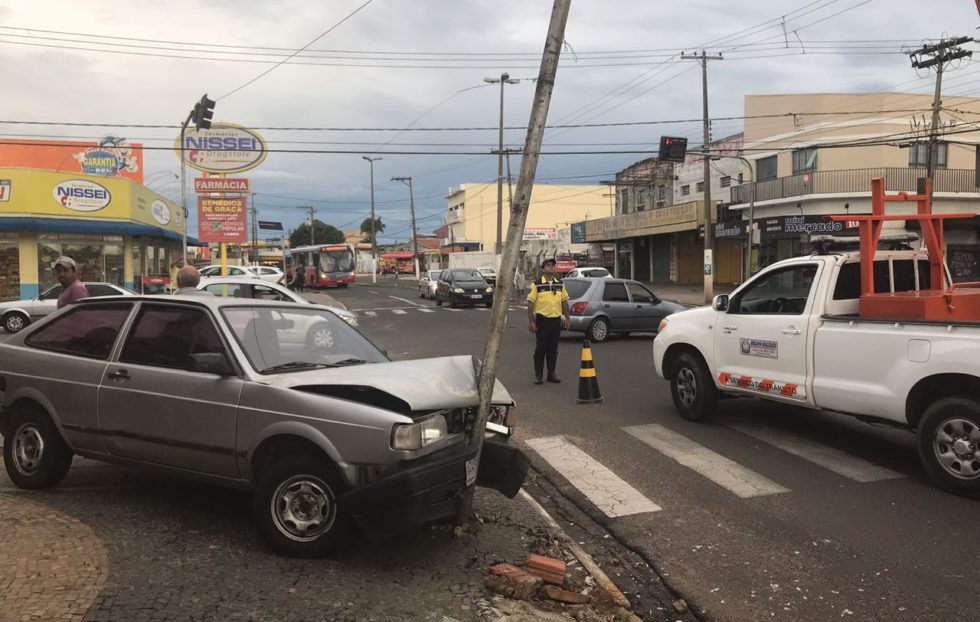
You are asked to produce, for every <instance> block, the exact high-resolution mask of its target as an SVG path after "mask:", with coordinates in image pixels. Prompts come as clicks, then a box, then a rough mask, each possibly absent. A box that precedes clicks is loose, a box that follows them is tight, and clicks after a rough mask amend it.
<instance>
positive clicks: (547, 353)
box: [527, 259, 572, 384]
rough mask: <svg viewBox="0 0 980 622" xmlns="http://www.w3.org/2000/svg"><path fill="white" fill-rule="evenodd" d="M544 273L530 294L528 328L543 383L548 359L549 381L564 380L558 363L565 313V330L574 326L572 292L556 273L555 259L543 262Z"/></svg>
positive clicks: (536, 381)
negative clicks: (560, 375) (569, 307)
mask: <svg viewBox="0 0 980 622" xmlns="http://www.w3.org/2000/svg"><path fill="white" fill-rule="evenodd" d="M541 270H542V271H543V272H544V274H542V275H541V278H540V279H539V280H538V281H537V282H535V283H532V284H531V291H530V292H529V293H528V295H527V302H528V305H527V320H528V327H527V328H528V330H529V331H531V332H532V333H534V335H535V338H536V340H537V344H536V345H535V347H534V384H541V382H542V380H541V377H542V375H543V372H544V364H545V361H546V360H547V362H548V382H561V380H560V379H559V378H558V376H557V375H556V374H555V364H556V363H557V362H558V338H559V337H560V336H561V329H562V322H561V316H562V315H564V316H565V330H570V329H571V328H572V314H571V311H569V309H568V292H566V291H565V286H564V285H562V283H561V279H559V278H558V277H556V276H555V260H554V259H545V260H544V261H543V262H541Z"/></svg>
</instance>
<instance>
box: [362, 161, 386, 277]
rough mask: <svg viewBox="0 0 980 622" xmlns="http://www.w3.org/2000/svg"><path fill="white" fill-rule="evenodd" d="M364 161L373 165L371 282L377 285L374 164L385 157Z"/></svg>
mask: <svg viewBox="0 0 980 622" xmlns="http://www.w3.org/2000/svg"><path fill="white" fill-rule="evenodd" d="M361 159H362V160H367V161H368V164H370V165H371V259H372V260H373V261H372V262H371V282H372V283H376V282H377V281H378V238H377V234H376V232H375V230H374V226H375V220H374V163H375V162H377V161H378V160H384V158H383V157H381V156H378V157H376V158H369V157H368V156H361Z"/></svg>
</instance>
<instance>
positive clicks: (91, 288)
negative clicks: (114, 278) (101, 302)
mask: <svg viewBox="0 0 980 622" xmlns="http://www.w3.org/2000/svg"><path fill="white" fill-rule="evenodd" d="M85 289H87V290H88V295H89V296H90V297H91V298H99V297H101V296H120V295H121V294H120V293H119V292H117V291H116V290H114V289H113V288H111V287H109V286H108V285H98V284H95V283H87V284H86V285H85Z"/></svg>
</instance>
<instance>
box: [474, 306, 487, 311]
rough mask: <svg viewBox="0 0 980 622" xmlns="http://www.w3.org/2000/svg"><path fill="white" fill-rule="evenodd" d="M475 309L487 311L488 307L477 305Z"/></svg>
mask: <svg viewBox="0 0 980 622" xmlns="http://www.w3.org/2000/svg"><path fill="white" fill-rule="evenodd" d="M476 310H477V311H489V310H490V309H488V308H487V307H477V308H476Z"/></svg>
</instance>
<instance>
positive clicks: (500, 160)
mask: <svg viewBox="0 0 980 622" xmlns="http://www.w3.org/2000/svg"><path fill="white" fill-rule="evenodd" d="M483 81H484V82H486V83H487V84H497V83H498V82H499V83H500V130H499V134H498V137H497V138H498V151H497V243H496V245H495V246H494V249H493V252H494V254H495V255H497V256H498V257H499V256H500V251H501V249H502V248H503V245H502V238H503V218H504V215H503V212H504V85H505V84H517V83H518V82H520V80H519V79H517V78H511V77H510V74H507V73H502V74H500V77H499V78H484V79H483Z"/></svg>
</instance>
